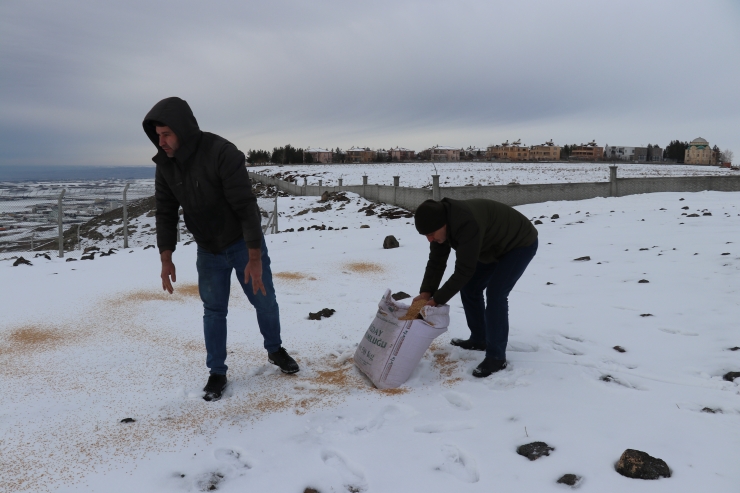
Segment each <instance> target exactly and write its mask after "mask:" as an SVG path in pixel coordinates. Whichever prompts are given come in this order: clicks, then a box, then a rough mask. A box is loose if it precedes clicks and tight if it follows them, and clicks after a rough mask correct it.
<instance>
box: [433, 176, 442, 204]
mask: <svg viewBox="0 0 740 493" xmlns="http://www.w3.org/2000/svg"><path fill="white" fill-rule="evenodd" d="M439 195H440V193H439V175H432V198H433V199H434V200H441V197H440V196H439Z"/></svg>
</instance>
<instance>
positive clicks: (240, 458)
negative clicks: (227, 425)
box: [213, 448, 252, 469]
mask: <svg viewBox="0 0 740 493" xmlns="http://www.w3.org/2000/svg"><path fill="white" fill-rule="evenodd" d="M213 456H214V457H215V458H216V460H218V461H220V462H224V463H226V464H228V465H230V466H233V467H234V468H236V469H251V468H252V465H251V464H250V463H249V462H247V459H246V457H245V456H244V451H242V450H239V449H236V448H235V449H230V448H220V449H216V450H214V451H213Z"/></svg>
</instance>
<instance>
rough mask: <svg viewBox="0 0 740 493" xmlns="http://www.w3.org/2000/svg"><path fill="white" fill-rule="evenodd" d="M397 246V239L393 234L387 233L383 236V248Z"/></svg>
mask: <svg viewBox="0 0 740 493" xmlns="http://www.w3.org/2000/svg"><path fill="white" fill-rule="evenodd" d="M399 246H400V245H399V243H398V240H397V239H396V237H395V236H393V235H388V236H386V237H385V240H383V248H385V249H386V250H387V249H389V248H398V247H399Z"/></svg>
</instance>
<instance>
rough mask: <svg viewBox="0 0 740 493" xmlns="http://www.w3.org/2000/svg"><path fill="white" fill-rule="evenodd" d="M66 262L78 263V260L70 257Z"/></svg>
mask: <svg viewBox="0 0 740 493" xmlns="http://www.w3.org/2000/svg"><path fill="white" fill-rule="evenodd" d="M65 262H77V259H76V258H72V257H69V258H68V259H67V260H65Z"/></svg>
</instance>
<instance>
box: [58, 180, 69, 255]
mask: <svg viewBox="0 0 740 493" xmlns="http://www.w3.org/2000/svg"><path fill="white" fill-rule="evenodd" d="M66 191H67V189H66V188H63V189H62V193H60V194H59V201H58V202H57V224H58V225H59V258H63V257H64V211H63V210H62V199H63V198H64V192H66Z"/></svg>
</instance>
